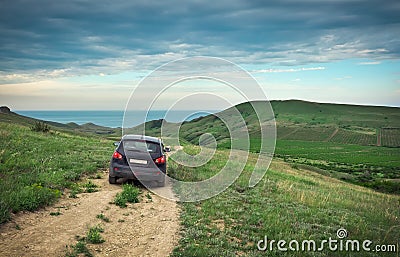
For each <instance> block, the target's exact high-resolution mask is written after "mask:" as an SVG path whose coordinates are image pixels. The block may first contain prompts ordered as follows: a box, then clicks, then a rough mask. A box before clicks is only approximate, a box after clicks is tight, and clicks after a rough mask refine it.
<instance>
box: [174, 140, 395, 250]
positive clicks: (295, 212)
mask: <svg viewBox="0 0 400 257" xmlns="http://www.w3.org/2000/svg"><path fill="white" fill-rule="evenodd" d="M187 148H189V149H187V150H188V151H189V152H196V149H192V148H196V147H194V146H187ZM227 155H228V151H226V150H218V151H217V153H216V156H215V158H213V160H212V161H211V162H210V163H208V164H207V165H206V166H202V167H199V168H188V167H185V168H183V169H182V167H181V166H180V165H178V164H176V163H173V162H170V174H172V176H174V177H175V178H178V179H181V180H186V181H197V180H203V179H204V178H206V177H211V176H212V175H214V174H215V173H216V172H217V171H218V170H219V169H220V168H222V167H223V165H224V164H225V161H224V160H226V158H227ZM255 160H256V156H255V155H254V154H252V155H251V156H250V161H249V162H248V163H247V165H246V168H245V170H244V172H243V173H242V175H241V176H240V177H239V179H238V180H237V181H236V182H235V183H234V184H233V185H232V186H231V187H229V188H228V189H227V190H226V191H224V192H223V193H221V194H220V195H218V196H216V197H213V198H211V199H208V200H205V201H202V202H196V203H184V204H182V214H181V219H182V225H183V233H182V238H181V240H180V244H179V246H178V247H177V248H176V249H175V251H174V252H173V254H172V256H381V254H380V253H375V252H360V253H357V252H347V253H346V252H340V251H336V252H332V251H329V250H328V249H326V248H325V250H324V251H321V252H318V251H316V252H312V251H311V252H304V251H299V252H293V251H288V252H282V251H278V250H276V249H277V248H276V245H275V248H274V249H275V250H274V251H272V252H270V251H267V252H262V251H258V250H257V242H258V241H259V240H261V239H264V236H267V237H268V239H269V240H272V239H273V240H281V239H282V240H286V241H287V242H289V241H290V240H298V241H300V240H315V241H316V242H321V241H322V240H324V239H326V240H327V239H328V238H329V237H332V238H333V239H337V237H336V231H337V230H338V229H340V228H345V229H346V230H347V231H348V233H349V237H348V238H349V239H358V240H360V241H362V240H365V239H369V240H372V241H373V245H374V246H375V245H376V244H397V243H398V235H399V234H400V227H399V226H398V224H399V221H400V220H399V208H400V197H399V196H394V195H387V194H382V193H377V192H374V191H372V190H370V189H366V188H363V187H359V186H356V185H352V184H348V183H344V182H341V181H339V180H336V179H333V178H329V177H326V176H323V175H320V174H318V173H315V172H311V171H309V170H307V169H302V168H292V167H291V166H289V165H288V164H285V163H284V162H282V161H279V160H278V161H277V160H275V161H273V163H272V165H271V167H270V169H269V170H268V172H267V173H266V175H265V177H264V178H263V180H262V181H261V182H260V183H259V184H258V185H257V186H256V187H254V188H248V179H249V177H250V173H251V171H252V168H253V167H254V163H255ZM177 190H179V188H177ZM286 247H287V246H286ZM385 256H386V255H385ZM387 256H396V253H391V254H387Z"/></svg>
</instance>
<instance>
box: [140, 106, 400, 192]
mask: <svg viewBox="0 0 400 257" xmlns="http://www.w3.org/2000/svg"><path fill="white" fill-rule="evenodd" d="M253 104H255V105H257V104H262V103H259V102H253ZM271 105H272V108H273V110H274V114H275V117H276V128H277V145H276V150H275V156H276V157H279V158H282V159H284V160H285V161H287V162H291V163H293V164H296V165H308V166H312V167H314V170H315V171H318V172H320V173H323V174H325V175H329V176H332V177H335V178H339V179H342V180H346V181H349V182H352V183H355V184H360V185H363V186H368V187H372V188H375V189H377V190H380V191H385V192H392V193H400V183H399V179H400V170H399V169H400V158H399V156H400V108H395V107H380V106H357V105H341V104H320V103H311V102H305V101H297V100H291V101H272V102H271ZM233 108H237V110H238V111H239V112H240V114H241V116H242V117H243V119H244V121H245V123H246V126H247V129H248V131H249V135H250V151H251V152H254V153H258V152H259V150H260V125H259V121H258V119H257V115H256V113H255V112H254V109H253V107H252V105H251V104H250V103H242V104H239V105H237V106H235V107H232V108H230V109H228V110H225V111H222V112H220V113H219V114H218V115H220V116H223V117H228V118H229V117H230V115H229V113H230V111H231V110H232V109H233ZM162 122H163V121H162V120H159V121H157V122H148V123H146V124H145V125H146V133H147V134H151V135H155V136H161V133H160V126H161V124H162ZM164 125H165V127H164V131H163V137H168V136H170V135H169V134H168V131H169V128H170V127H173V126H176V124H169V123H166V122H165V121H164ZM137 128H139V127H137ZM239 129H240V128H239ZM132 131H136V132H138V131H140V132H141V130H132ZM204 133H211V134H212V135H213V136H214V137H215V139H216V140H217V142H218V148H220V149H229V148H230V147H231V139H230V134H229V131H228V129H227V128H226V126H225V124H224V123H223V122H222V121H221V120H220V119H219V118H218V117H217V116H216V115H208V116H206V117H200V118H197V119H195V120H192V121H190V122H184V123H183V124H182V125H181V127H180V131H179V137H180V139H181V141H182V142H188V143H191V144H194V145H197V144H198V142H199V138H200V136H201V135H203V134H204ZM238 140H239V141H240V140H241V139H238ZM238 144H239V145H240V142H239V143H238Z"/></svg>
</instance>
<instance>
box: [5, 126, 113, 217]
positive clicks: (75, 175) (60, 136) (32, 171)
mask: <svg viewBox="0 0 400 257" xmlns="http://www.w3.org/2000/svg"><path fill="white" fill-rule="evenodd" d="M113 148H114V147H113V145H112V141H109V140H104V139H101V138H99V137H95V136H89V135H86V136H79V135H72V134H69V133H63V132H57V131H51V132H49V133H42V132H33V131H31V130H30V128H29V127H27V126H21V125H13V124H8V123H4V122H0V223H3V222H6V221H7V220H9V218H10V212H14V213H16V212H19V211H23V210H28V211H33V210H36V209H38V208H40V207H43V206H46V205H49V204H52V203H54V202H55V201H56V200H57V199H58V198H59V197H60V196H61V194H62V193H63V191H64V189H65V188H73V187H74V186H73V185H74V184H75V183H76V182H77V181H78V180H79V179H80V178H81V177H82V176H83V175H90V174H94V173H95V172H96V171H97V170H98V169H104V168H106V167H107V166H108V163H109V159H110V155H111V153H112V151H113ZM75 195H76V194H75Z"/></svg>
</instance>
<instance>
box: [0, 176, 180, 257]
mask: <svg viewBox="0 0 400 257" xmlns="http://www.w3.org/2000/svg"><path fill="white" fill-rule="evenodd" d="M107 179H108V174H107V173H105V174H104V175H103V178H102V179H93V180H92V181H93V182H95V183H96V184H98V185H100V191H99V192H95V193H82V194H79V195H78V198H76V199H72V198H68V197H65V198H63V199H61V200H60V201H59V202H58V203H57V204H56V205H54V206H52V207H48V208H45V209H42V210H39V211H37V212H33V213H31V212H27V213H21V214H18V215H16V216H15V217H13V220H12V221H11V222H9V223H7V224H4V225H2V226H1V227H0V256H3V257H5V256H13V257H14V256H64V255H65V253H66V245H73V244H75V243H76V242H77V240H76V239H75V236H77V235H79V236H85V234H86V232H87V231H88V227H89V226H93V225H96V224H100V223H101V224H102V227H103V228H104V233H102V236H103V238H104V239H105V240H106V241H105V242H104V243H102V244H98V245H93V244H88V248H89V249H90V250H91V252H92V253H94V255H95V256H168V255H169V254H170V253H171V251H172V250H173V248H174V246H175V245H176V244H177V243H178V237H179V220H178V218H179V209H178V206H177V204H176V202H174V201H170V200H166V199H164V198H160V197H159V196H157V195H155V194H152V193H150V195H151V197H152V199H151V200H150V199H148V198H147V197H146V194H147V193H148V192H149V191H148V190H147V189H144V188H142V191H143V193H142V195H141V201H140V203H136V204H130V205H128V207H127V208H120V207H118V206H116V205H114V204H110V202H111V201H113V199H114V197H115V195H116V194H117V193H118V192H120V191H121V190H122V189H121V185H110V184H108V181H107ZM162 190H171V188H170V186H168V185H167V186H166V187H165V188H164V189H162ZM171 194H172V192H171ZM56 211H59V212H61V213H62V214H61V215H59V216H51V215H50V212H56ZM100 213H103V214H104V215H105V216H106V217H108V218H109V219H110V222H108V223H107V222H105V221H102V220H100V219H98V218H96V216H97V215H98V214H100ZM17 224H18V226H19V227H20V229H17V228H16V225H17Z"/></svg>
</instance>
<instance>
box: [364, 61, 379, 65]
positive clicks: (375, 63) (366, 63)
mask: <svg viewBox="0 0 400 257" xmlns="http://www.w3.org/2000/svg"><path fill="white" fill-rule="evenodd" d="M378 64H381V62H379V61H373V62H359V63H358V65H378Z"/></svg>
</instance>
